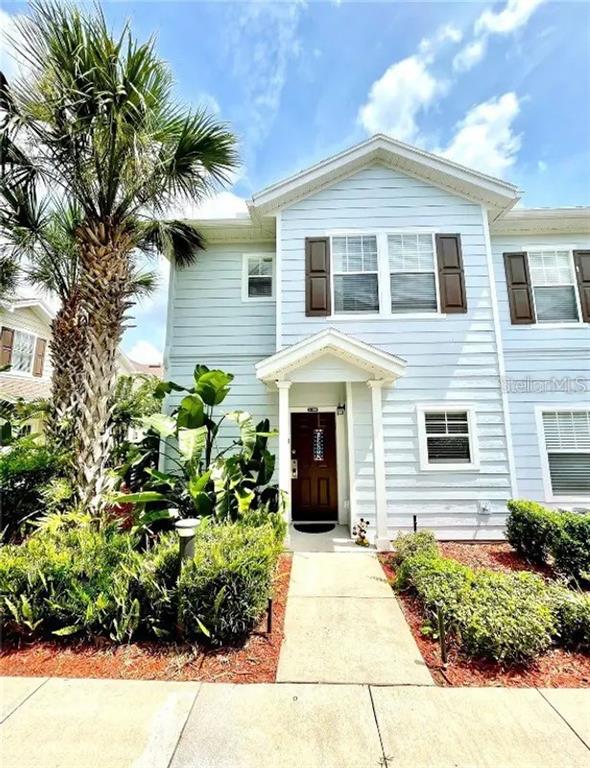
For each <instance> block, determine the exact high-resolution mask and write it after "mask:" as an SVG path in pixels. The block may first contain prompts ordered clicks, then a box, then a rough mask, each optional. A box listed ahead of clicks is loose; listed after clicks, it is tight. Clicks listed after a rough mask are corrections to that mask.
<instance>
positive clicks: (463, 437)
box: [417, 405, 479, 471]
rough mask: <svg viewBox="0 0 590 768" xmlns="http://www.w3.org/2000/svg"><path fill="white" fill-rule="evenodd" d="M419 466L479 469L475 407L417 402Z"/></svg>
mask: <svg viewBox="0 0 590 768" xmlns="http://www.w3.org/2000/svg"><path fill="white" fill-rule="evenodd" d="M417 414H418V442H419V448H420V468H421V469H422V470H436V469H438V470H457V471H461V470H473V469H479V446H478V443H477V434H476V422H475V411H474V409H473V408H472V407H470V406H448V405H443V406H437V405H418V406H417Z"/></svg>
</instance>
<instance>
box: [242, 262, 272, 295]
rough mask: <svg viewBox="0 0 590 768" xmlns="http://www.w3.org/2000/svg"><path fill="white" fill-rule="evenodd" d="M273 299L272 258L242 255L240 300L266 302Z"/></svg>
mask: <svg viewBox="0 0 590 768" xmlns="http://www.w3.org/2000/svg"><path fill="white" fill-rule="evenodd" d="M273 297H274V258H273V256H272V255H271V254H255V253H246V254H244V261H243V276H242V298H243V299H244V300H245V301H268V300H272V298H273Z"/></svg>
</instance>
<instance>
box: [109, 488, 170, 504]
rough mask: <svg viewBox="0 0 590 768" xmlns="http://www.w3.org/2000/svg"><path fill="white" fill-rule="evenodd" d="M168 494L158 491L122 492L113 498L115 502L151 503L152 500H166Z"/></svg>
mask: <svg viewBox="0 0 590 768" xmlns="http://www.w3.org/2000/svg"><path fill="white" fill-rule="evenodd" d="M166 498H167V497H166V496H164V494H162V493H158V492H157V491H140V492H139V493H120V494H119V495H118V496H115V498H114V499H113V503H114V504H149V503H150V502H151V501H166Z"/></svg>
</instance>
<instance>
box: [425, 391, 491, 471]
mask: <svg viewBox="0 0 590 768" xmlns="http://www.w3.org/2000/svg"><path fill="white" fill-rule="evenodd" d="M426 413H467V430H468V432H467V436H468V438H469V455H470V456H471V461H470V462H468V463H466V462H457V463H455V464H431V463H430V462H429V461H428V440H427V435H426V418H425V414H426ZM416 417H417V421H418V449H419V454H420V469H421V470H422V471H423V472H425V471H427V472H473V471H477V470H479V467H480V457H479V440H478V436H477V422H476V418H475V407H474V406H473V405H470V404H466V403H420V404H418V405H416Z"/></svg>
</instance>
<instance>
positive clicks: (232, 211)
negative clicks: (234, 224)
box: [168, 192, 248, 219]
mask: <svg viewBox="0 0 590 768" xmlns="http://www.w3.org/2000/svg"><path fill="white" fill-rule="evenodd" d="M247 214H248V206H247V205H246V201H245V200H244V198H242V197H239V196H238V195H235V194H234V193H233V192H219V193H218V194H217V195H213V196H212V197H208V198H206V199H205V200H203V201H202V202H200V203H199V204H198V205H195V204H194V203H191V202H185V203H180V204H179V205H175V206H174V207H173V208H171V209H170V210H169V211H168V217H169V218H177V219H231V218H234V217H240V216H244V215H247Z"/></svg>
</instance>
